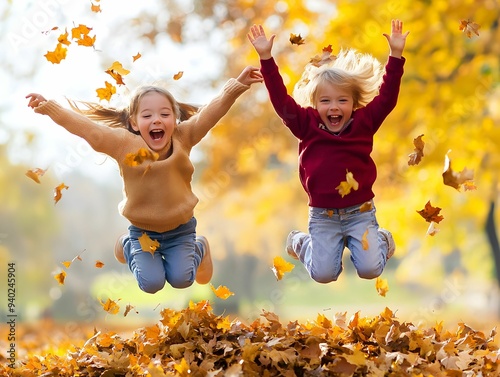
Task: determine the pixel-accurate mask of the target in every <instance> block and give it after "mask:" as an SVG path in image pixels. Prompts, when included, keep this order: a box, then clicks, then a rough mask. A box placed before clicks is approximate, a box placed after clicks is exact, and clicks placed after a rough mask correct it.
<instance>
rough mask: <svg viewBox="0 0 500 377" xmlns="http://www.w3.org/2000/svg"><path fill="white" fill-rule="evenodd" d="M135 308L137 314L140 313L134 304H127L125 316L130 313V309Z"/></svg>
mask: <svg viewBox="0 0 500 377" xmlns="http://www.w3.org/2000/svg"><path fill="white" fill-rule="evenodd" d="M132 309H134V312H135V313H136V314H139V312H138V311H137V310H135V306H132V305H130V304H127V306H126V307H125V312H124V313H123V316H124V317H126V316H127V314H128V313H130V311H131V310H132Z"/></svg>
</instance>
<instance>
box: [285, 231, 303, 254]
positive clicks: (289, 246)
mask: <svg viewBox="0 0 500 377" xmlns="http://www.w3.org/2000/svg"><path fill="white" fill-rule="evenodd" d="M297 233H300V232H299V231H298V230H292V231H291V232H290V233H289V234H288V237H287V238H286V247H285V250H286V252H287V253H288V255H289V256H291V257H292V258H293V259H296V260H299V257H298V256H297V254H296V253H295V250H293V245H292V240H293V236H294V235H296V234H297Z"/></svg>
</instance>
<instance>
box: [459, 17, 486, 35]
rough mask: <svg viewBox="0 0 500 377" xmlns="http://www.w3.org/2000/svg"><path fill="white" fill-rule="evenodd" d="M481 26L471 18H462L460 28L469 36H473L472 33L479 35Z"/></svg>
mask: <svg viewBox="0 0 500 377" xmlns="http://www.w3.org/2000/svg"><path fill="white" fill-rule="evenodd" d="M480 27H481V26H480V25H479V24H476V23H475V22H473V21H470V20H460V26H459V30H460V31H463V32H464V33H465V35H467V37H468V38H471V37H472V34H473V33H474V34H476V35H477V36H478V37H479V31H478V30H479V28H480Z"/></svg>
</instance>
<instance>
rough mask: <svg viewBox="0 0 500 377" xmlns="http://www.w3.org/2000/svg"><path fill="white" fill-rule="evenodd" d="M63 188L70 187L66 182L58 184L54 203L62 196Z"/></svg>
mask: <svg viewBox="0 0 500 377" xmlns="http://www.w3.org/2000/svg"><path fill="white" fill-rule="evenodd" d="M63 189H66V190H67V189H69V187H68V186H66V185H65V184H64V183H61V184H60V185H59V186H57V187H56V188H55V189H54V204H57V202H58V201H59V200H61V198H62V190H63Z"/></svg>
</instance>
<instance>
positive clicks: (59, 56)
mask: <svg viewBox="0 0 500 377" xmlns="http://www.w3.org/2000/svg"><path fill="white" fill-rule="evenodd" d="M67 52H68V49H67V48H66V47H63V45H62V44H61V43H58V44H57V47H56V49H55V50H54V51H47V53H46V54H45V55H44V56H45V58H46V59H47V60H48V61H49V62H51V63H52V64H59V63H60V62H61V61H62V60H63V59H66V53H67Z"/></svg>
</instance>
